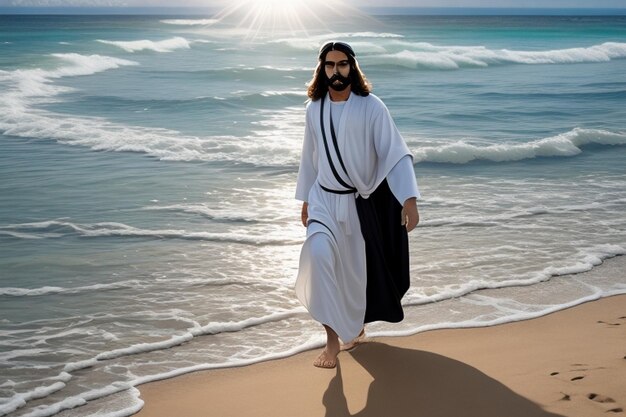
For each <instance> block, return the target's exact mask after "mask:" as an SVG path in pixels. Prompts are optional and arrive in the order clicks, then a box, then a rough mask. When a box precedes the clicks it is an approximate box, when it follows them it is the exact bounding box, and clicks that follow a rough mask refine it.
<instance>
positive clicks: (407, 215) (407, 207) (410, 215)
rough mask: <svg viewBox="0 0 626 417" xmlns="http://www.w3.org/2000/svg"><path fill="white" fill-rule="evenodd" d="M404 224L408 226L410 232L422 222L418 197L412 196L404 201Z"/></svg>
mask: <svg viewBox="0 0 626 417" xmlns="http://www.w3.org/2000/svg"><path fill="white" fill-rule="evenodd" d="M401 221H402V223H400V224H402V225H403V226H406V231H407V232H410V231H411V230H413V229H415V226H417V224H418V223H419V222H420V214H419V212H418V211H417V199H416V198H415V197H411V198H409V199H407V200H406V201H405V202H404V205H403V206H402V220H401Z"/></svg>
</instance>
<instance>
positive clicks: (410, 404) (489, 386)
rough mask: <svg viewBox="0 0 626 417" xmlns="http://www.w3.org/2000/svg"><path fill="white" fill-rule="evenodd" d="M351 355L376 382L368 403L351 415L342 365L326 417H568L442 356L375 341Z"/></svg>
mask: <svg viewBox="0 0 626 417" xmlns="http://www.w3.org/2000/svg"><path fill="white" fill-rule="evenodd" d="M350 354H351V355H352V356H353V357H354V359H355V360H356V361H357V362H358V363H359V364H361V366H363V368H365V370H366V371H367V372H369V373H370V375H372V377H373V378H374V381H373V382H372V383H371V385H370V386H369V392H368V396H367V404H366V406H365V408H364V409H363V410H361V411H359V412H357V413H356V414H350V411H349V410H348V404H347V401H346V396H345V394H344V390H343V378H342V375H341V367H340V366H339V365H338V366H337V374H336V375H335V377H334V378H333V379H332V380H331V381H330V383H329V385H328V389H327V390H326V392H325V393H324V398H323V403H324V406H325V407H326V417H387V416H388V417H409V416H410V417H563V416H561V415H559V414H553V413H549V412H547V411H545V410H543V409H542V408H541V407H540V406H539V405H537V404H536V403H534V402H532V401H530V400H528V399H526V398H524V397H521V396H520V395H518V394H516V393H515V392H513V391H511V390H510V389H509V388H507V387H506V386H504V385H502V384H501V383H500V382H498V381H496V380H495V379H493V378H491V377H489V376H487V375H485V374H484V373H482V372H480V371H479V370H478V369H476V368H473V367H471V366H469V365H466V364H464V363H463V362H459V361H457V360H454V359H451V358H447V357H445V356H441V355H437V354H436V353H432V352H425V351H421V350H411V349H403V348H399V347H394V346H389V345H386V344H384V343H378V342H370V343H367V344H364V345H362V346H360V347H359V348H358V349H356V350H354V351H353V352H351V353H350Z"/></svg>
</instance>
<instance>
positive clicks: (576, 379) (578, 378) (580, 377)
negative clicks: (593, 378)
mask: <svg viewBox="0 0 626 417" xmlns="http://www.w3.org/2000/svg"><path fill="white" fill-rule="evenodd" d="M584 377H585V376H584V375H583V376H575V377H574V378H572V379H570V381H578V380H580V379H583V378H584Z"/></svg>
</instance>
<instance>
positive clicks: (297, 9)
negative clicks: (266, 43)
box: [215, 0, 365, 40]
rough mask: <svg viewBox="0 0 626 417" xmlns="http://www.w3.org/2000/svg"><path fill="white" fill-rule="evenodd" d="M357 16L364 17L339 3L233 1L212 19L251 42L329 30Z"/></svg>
mask: <svg viewBox="0 0 626 417" xmlns="http://www.w3.org/2000/svg"><path fill="white" fill-rule="evenodd" d="M357 16H365V15H364V14H363V13H362V12H360V11H358V10H357V9H355V8H353V7H351V6H348V5H346V4H345V3H343V2H342V1H341V0H332V1H324V0H239V1H236V0H235V1H234V2H233V3H232V4H231V5H230V6H227V7H226V8H224V9H223V10H222V11H220V12H219V13H218V14H217V15H216V16H215V19H216V20H217V21H218V22H221V23H227V24H232V25H234V26H236V27H237V28H239V29H242V30H244V31H245V32H246V38H247V39H249V40H253V39H256V38H258V37H261V36H263V37H264V36H268V35H269V36H271V35H275V34H282V35H285V34H297V33H307V32H308V31H309V30H313V29H317V30H320V29H321V30H323V29H329V25H330V24H331V23H333V22H336V21H338V20H342V19H346V18H348V17H352V18H354V17H357Z"/></svg>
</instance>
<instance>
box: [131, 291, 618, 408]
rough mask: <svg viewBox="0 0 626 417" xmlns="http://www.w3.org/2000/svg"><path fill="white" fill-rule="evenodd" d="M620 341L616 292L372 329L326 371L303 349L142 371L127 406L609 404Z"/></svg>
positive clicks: (614, 398)
mask: <svg viewBox="0 0 626 417" xmlns="http://www.w3.org/2000/svg"><path fill="white" fill-rule="evenodd" d="M624 340H626V294H622V295H614V296H609V297H605V298H601V299H598V300H595V301H590V302H586V303H583V304H579V305H577V306H574V307H570V308H567V309H564V310H559V311H557V312H554V313H550V314H547V315H544V316H541V317H538V318H533V319H529V320H523V321H517V322H511V323H506V324H500V325H495V326H491V327H475V328H460V329H441V330H432V331H427V332H423V333H418V334H415V335H412V336H402V337H376V338H372V339H369V340H368V342H367V343H365V344H363V345H361V346H359V347H358V348H357V349H355V350H353V351H352V352H343V353H341V354H340V355H339V366H338V367H337V369H335V370H323V369H317V368H314V367H313V366H312V365H311V364H312V362H313V360H314V358H315V357H316V356H317V355H318V354H319V351H320V349H315V350H312V351H306V352H303V353H300V354H297V355H294V356H291V357H288V358H284V359H278V360H272V361H267V362H260V363H256V364H254V365H248V366H243V367H238V368H223V369H215V370H208V371H199V372H194V373H190V374H185V375H182V376H178V377H174V378H171V379H166V380H162V381H156V382H150V383H147V384H144V385H140V386H138V389H139V390H140V392H141V399H142V400H143V401H144V402H145V404H144V407H143V409H142V410H141V411H140V412H139V413H137V414H135V415H136V416H138V417H161V416H171V415H176V414H178V415H184V416H185V417H193V416H212V415H215V416H220V417H227V416H238V417H243V416H248V415H250V416H251V415H254V416H260V417H262V416H276V417H280V416H285V417H287V416H290V417H291V416H294V415H298V416H301V417H307V416H323V415H327V416H333V417H340V416H352V415H358V416H372V417H373V416H382V415H392V416H394V417H401V416H409V415H415V412H420V413H423V414H424V415H427V416H437V415H440V416H450V417H452V416H460V415H471V416H474V415H476V416H481V417H502V416H503V415H507V417H514V416H518V415H519V416H520V417H533V416H537V417H540V416H541V417H558V416H567V417H592V416H600V415H606V413H609V415H613V414H617V415H621V413H624V412H625V411H624V410H625V408H626V393H624V392H623V387H624V386H626V346H624V343H623V342H624ZM470 409H471V410H475V411H472V412H471V413H470V414H467V412H468V410H470Z"/></svg>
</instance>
